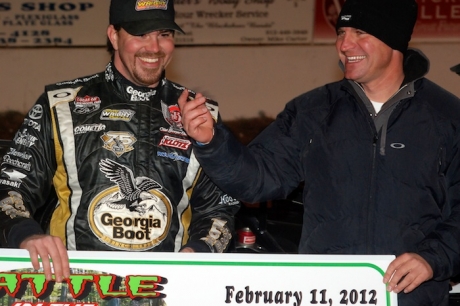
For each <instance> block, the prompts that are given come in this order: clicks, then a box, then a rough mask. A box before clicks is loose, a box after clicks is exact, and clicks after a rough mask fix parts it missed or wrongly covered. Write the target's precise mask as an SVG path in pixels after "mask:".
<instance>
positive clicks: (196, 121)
mask: <svg viewBox="0 0 460 306" xmlns="http://www.w3.org/2000/svg"><path fill="white" fill-rule="evenodd" d="M187 98H188V90H184V91H183V92H182V94H181V95H180V97H179V101H178V102H179V107H180V109H181V115H182V125H183V126H184V129H185V131H186V132H187V134H188V135H189V136H190V137H192V138H193V139H195V140H196V141H198V142H201V143H208V142H210V141H211V140H212V137H213V136H214V120H213V119H212V116H211V113H210V112H209V110H208V108H207V107H206V98H205V97H204V96H203V95H202V94H200V93H197V94H196V96H195V99H193V100H190V101H187Z"/></svg>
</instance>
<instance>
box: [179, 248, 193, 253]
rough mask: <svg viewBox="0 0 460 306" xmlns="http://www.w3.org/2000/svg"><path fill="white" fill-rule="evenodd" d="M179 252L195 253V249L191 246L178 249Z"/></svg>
mask: <svg viewBox="0 0 460 306" xmlns="http://www.w3.org/2000/svg"><path fill="white" fill-rule="evenodd" d="M180 253H195V250H193V249H192V248H191V247H186V248H183V249H182V250H180Z"/></svg>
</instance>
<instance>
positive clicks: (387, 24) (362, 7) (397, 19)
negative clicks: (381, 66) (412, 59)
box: [336, 0, 418, 53]
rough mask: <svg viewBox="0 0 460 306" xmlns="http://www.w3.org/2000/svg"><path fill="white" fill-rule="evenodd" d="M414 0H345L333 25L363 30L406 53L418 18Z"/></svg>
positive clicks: (337, 27)
mask: <svg viewBox="0 0 460 306" xmlns="http://www.w3.org/2000/svg"><path fill="white" fill-rule="evenodd" d="M417 8H418V7H417V2H415V0H346V1H345V4H344V5H343V7H342V10H341V11H340V15H339V18H338V19H337V24H336V29H337V30H338V29H339V28H341V27H352V28H356V29H360V30H363V31H365V32H367V33H369V34H371V35H373V36H375V37H377V38H378V39H379V40H381V41H383V42H384V43H385V44H387V45H388V46H390V48H392V49H394V50H398V51H401V52H402V53H405V52H406V50H407V47H408V45H409V41H410V39H411V36H412V31H413V29H414V25H415V22H416V20H417Z"/></svg>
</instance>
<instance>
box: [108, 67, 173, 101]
mask: <svg viewBox="0 0 460 306" xmlns="http://www.w3.org/2000/svg"><path fill="white" fill-rule="evenodd" d="M105 79H106V81H107V82H108V83H111V84H113V86H114V88H115V90H114V91H115V93H116V94H118V95H119V96H121V97H122V98H123V99H124V100H126V101H127V102H128V101H130V102H149V101H153V100H154V98H155V97H156V96H158V93H159V91H160V90H161V88H162V87H163V86H164V84H165V83H166V78H165V72H164V71H163V74H162V76H161V80H160V84H159V85H158V86H157V87H155V88H151V87H145V86H138V85H136V84H134V83H132V82H131V81H129V80H128V79H126V78H125V77H124V76H123V75H122V74H121V73H120V72H119V71H118V70H117V69H116V68H115V65H114V64H113V62H109V63H108V64H107V66H106V68H105Z"/></svg>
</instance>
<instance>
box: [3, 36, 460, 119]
mask: <svg viewBox="0 0 460 306" xmlns="http://www.w3.org/2000/svg"><path fill="white" fill-rule="evenodd" d="M412 46H413V47H416V48H419V49H421V50H422V51H423V52H424V53H425V54H426V55H427V56H428V58H429V59H430V61H431V70H430V73H429V74H428V78H430V79H431V80H433V81H435V82H436V83H438V84H439V85H441V86H443V87H444V88H446V89H447V90H449V91H451V92H452V93H454V94H456V95H457V96H460V76H458V75H456V74H454V73H453V72H451V71H450V70H449V68H450V67H452V66H454V65H456V64H458V63H460V43H443V44H422V43H419V44H413V45H412ZM109 58H110V57H109V55H108V53H107V52H106V51H105V49H104V48H30V49H28V48H18V49H11V48H0V93H1V97H0V111H5V110H19V111H21V112H26V111H27V110H28V109H29V108H30V107H31V106H32V104H33V103H34V102H35V100H36V99H37V97H38V96H39V95H40V94H41V93H42V91H43V86H44V85H45V84H49V83H55V82H58V81H62V80H69V79H74V78H77V77H80V76H84V75H88V74H92V73H95V72H98V71H102V70H103V69H104V67H105V65H106V63H107V61H108V60H109ZM337 61H338V60H337V55H336V52H335V48H334V46H333V45H320V46H214V47H213V46H211V47H177V48H176V51H175V55H174V59H173V61H172V63H171V64H170V66H169V67H168V69H167V76H168V78H170V79H171V80H173V81H176V82H178V83H181V84H182V85H184V86H187V87H189V88H191V89H194V90H197V91H201V92H204V93H205V94H206V95H207V96H209V97H210V98H212V99H214V100H216V101H218V102H219V104H220V105H221V114H222V117H223V119H225V120H229V119H236V118H248V117H254V116H258V114H259V113H260V112H264V113H265V114H266V115H267V116H275V115H276V114H277V113H278V112H279V111H281V110H282V109H283V107H284V104H285V103H286V102H287V101H289V100H290V99H291V98H293V97H295V96H297V95H299V94H301V93H303V92H305V91H307V90H309V89H312V88H314V87H317V86H321V85H322V84H324V83H327V82H331V81H335V80H338V79H340V78H341V72H340V70H339V68H338V65H337Z"/></svg>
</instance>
